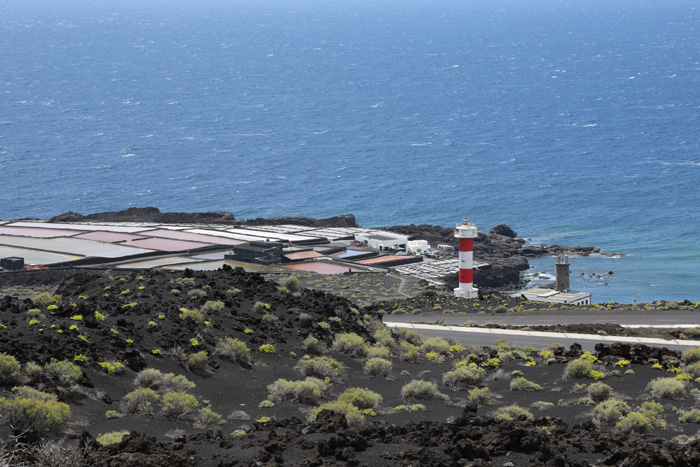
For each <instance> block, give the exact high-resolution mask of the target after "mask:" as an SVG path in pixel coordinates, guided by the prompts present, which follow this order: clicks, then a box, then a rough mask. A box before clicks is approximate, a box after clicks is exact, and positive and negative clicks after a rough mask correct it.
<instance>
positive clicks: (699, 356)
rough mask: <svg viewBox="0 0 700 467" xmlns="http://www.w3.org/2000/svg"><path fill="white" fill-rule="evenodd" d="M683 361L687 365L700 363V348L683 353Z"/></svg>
mask: <svg viewBox="0 0 700 467" xmlns="http://www.w3.org/2000/svg"><path fill="white" fill-rule="evenodd" d="M683 360H684V361H685V363H695V362H698V361H700V347H695V348H692V349H686V350H685V351H684V352H683Z"/></svg>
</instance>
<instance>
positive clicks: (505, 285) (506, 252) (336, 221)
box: [49, 207, 600, 293]
mask: <svg viewBox="0 0 700 467" xmlns="http://www.w3.org/2000/svg"><path fill="white" fill-rule="evenodd" d="M49 221H50V222H59V223H60V222H73V223H75V222H153V223H165V224H168V223H174V224H177V223H183V224H222V225H232V226H236V225H237V226H256V225H281V224H298V225H305V226H309V227H359V225H358V224H357V221H356V219H355V216H354V215H353V214H344V215H339V216H334V217H329V218H324V219H315V218H311V217H271V218H256V219H245V220H237V219H236V218H235V217H234V215H233V214H232V213H230V212H198V213H178V212H165V213H164V212H161V211H160V210H159V209H158V208H155V207H144V208H129V209H126V210H123V211H118V212H101V213H93V214H88V215H82V214H78V213H75V212H72V211H69V212H66V213H63V214H60V215H58V216H55V217H52V218H51V219H49ZM381 229H383V230H388V231H391V232H395V233H399V234H402V235H406V236H408V237H409V239H411V240H414V239H423V240H427V241H428V242H429V243H431V244H432V245H437V244H448V245H452V246H455V247H456V246H457V242H456V240H455V238H454V232H455V229H454V228H451V227H441V226H436V225H426V224H420V225H415V224H411V225H401V226H390V227H382V228H381ZM592 253H600V249H599V248H596V247H593V246H585V247H582V246H576V247H569V246H562V245H528V244H527V240H526V239H525V238H521V237H518V235H517V233H516V232H515V231H513V229H511V228H510V227H508V226H507V225H505V224H500V225H497V226H495V227H493V228H492V229H491V230H490V231H488V232H479V235H478V237H477V238H476V239H474V257H475V260H476V261H478V262H482V263H487V264H488V266H486V267H483V268H481V269H479V270H477V271H476V272H475V278H474V282H475V285H476V287H478V288H479V289H480V290H482V291H483V292H484V293H492V292H504V291H510V290H515V289H518V288H522V287H523V286H525V285H526V281H524V280H523V278H522V273H523V272H524V271H527V270H528V269H529V268H530V264H529V263H528V261H527V259H528V258H541V257H544V256H556V255H568V256H588V255H590V254H592ZM443 280H444V281H445V283H446V284H447V287H448V288H454V287H456V286H457V283H458V278H457V274H456V273H455V274H450V275H448V276H446V277H444V279H443Z"/></svg>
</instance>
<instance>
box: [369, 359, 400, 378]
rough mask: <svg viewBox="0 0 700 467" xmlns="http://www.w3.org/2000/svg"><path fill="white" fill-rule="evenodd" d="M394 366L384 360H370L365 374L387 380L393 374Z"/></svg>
mask: <svg viewBox="0 0 700 467" xmlns="http://www.w3.org/2000/svg"><path fill="white" fill-rule="evenodd" d="M393 367H394V364H393V363H391V362H390V361H389V360H385V359H383V358H378V357H375V358H370V359H369V360H367V361H366V362H365V374H367V375H369V376H372V377H375V378H386V377H387V376H389V374H391V370H392V369H393Z"/></svg>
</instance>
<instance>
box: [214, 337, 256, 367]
mask: <svg viewBox="0 0 700 467" xmlns="http://www.w3.org/2000/svg"><path fill="white" fill-rule="evenodd" d="M214 353H215V354H216V355H219V356H220V357H222V358H227V359H229V360H232V361H234V362H236V363H239V364H248V363H250V349H248V346H247V345H246V343H245V342H243V341H240V340H238V339H232V338H231V337H224V338H222V339H219V341H218V342H217V343H216V349H215V350H214Z"/></svg>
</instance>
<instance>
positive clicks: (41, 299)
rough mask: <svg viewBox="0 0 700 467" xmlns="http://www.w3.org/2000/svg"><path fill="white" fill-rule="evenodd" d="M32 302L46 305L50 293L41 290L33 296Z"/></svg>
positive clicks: (48, 301) (49, 299) (49, 300)
mask: <svg viewBox="0 0 700 467" xmlns="http://www.w3.org/2000/svg"><path fill="white" fill-rule="evenodd" d="M33 301H34V304H35V305H39V306H44V305H48V304H49V303H51V294H50V293H48V292H41V293H40V294H37V295H35V296H34V300H33Z"/></svg>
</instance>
